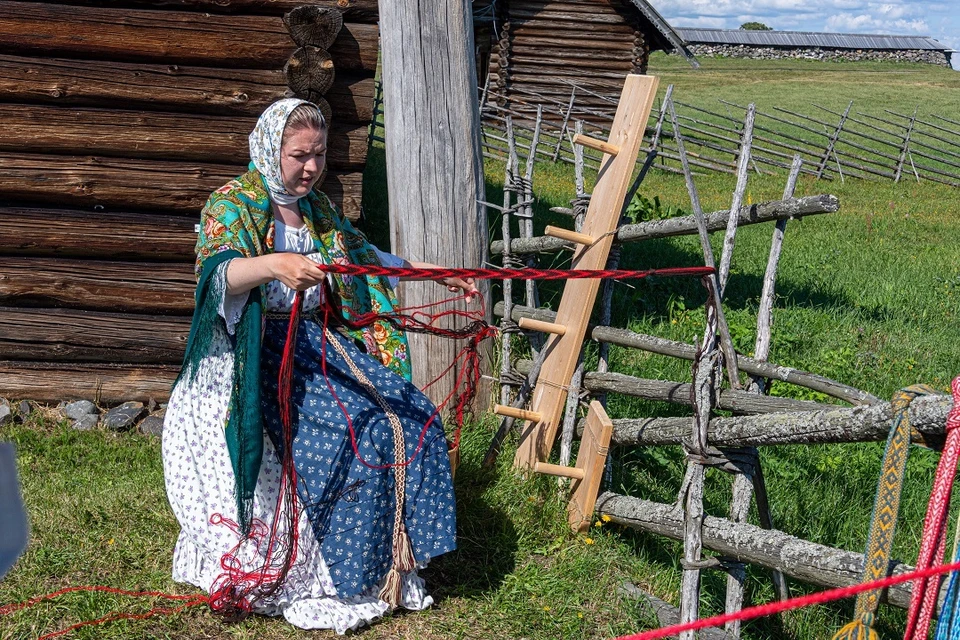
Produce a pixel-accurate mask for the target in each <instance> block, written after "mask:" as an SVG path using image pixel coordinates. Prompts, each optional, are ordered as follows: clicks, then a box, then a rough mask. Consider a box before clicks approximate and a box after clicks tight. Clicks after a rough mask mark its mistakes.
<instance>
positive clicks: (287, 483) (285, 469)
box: [209, 291, 303, 620]
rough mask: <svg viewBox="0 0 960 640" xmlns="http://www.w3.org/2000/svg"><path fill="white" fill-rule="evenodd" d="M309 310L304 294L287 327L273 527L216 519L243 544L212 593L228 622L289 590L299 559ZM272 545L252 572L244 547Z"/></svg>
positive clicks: (214, 606)
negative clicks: (296, 414) (304, 318)
mask: <svg viewBox="0 0 960 640" xmlns="http://www.w3.org/2000/svg"><path fill="white" fill-rule="evenodd" d="M302 308H303V292H302V291H298V292H297V293H296V295H295V296H294V301H293V308H292V310H291V312H290V320H289V322H288V324H287V338H286V341H285V342H284V345H283V358H282V359H281V361H280V372H279V380H278V387H279V390H278V402H279V407H280V422H281V425H282V430H281V437H282V443H281V451H280V489H279V492H278V494H277V505H276V509H275V510H274V513H273V523H272V524H271V526H270V528H269V530H268V529H267V528H266V525H265V523H263V522H262V521H260V520H257V519H256V518H254V519H253V521H252V522H251V524H250V529H249V531H248V532H247V535H246V536H244V535H242V534H241V531H240V527H239V526H238V525H237V523H236V522H233V521H232V520H228V519H226V518H224V517H223V516H222V515H221V514H219V513H215V514H213V516H211V518H210V523H211V524H214V525H216V524H223V525H225V526H227V527H229V528H230V529H231V530H232V531H234V532H235V533H236V534H237V535H238V536H239V537H240V541H239V542H238V543H237V545H236V546H235V547H234V548H233V549H231V550H230V551H228V552H227V553H225V554H224V555H223V557H222V558H221V559H220V566H221V568H222V569H223V573H222V574H220V575H219V576H218V577H217V579H216V580H215V581H214V583H213V586H212V587H211V589H210V598H209V602H210V609H211V610H213V612H214V613H217V614H219V615H222V616H223V617H224V618H226V619H228V620H242V619H243V618H245V617H246V616H248V615H249V614H250V612H251V611H252V610H253V607H254V606H255V605H256V604H257V603H258V602H261V601H263V600H265V599H267V598H269V597H270V596H273V595H274V594H276V592H277V591H279V590H280V588H281V587H282V586H283V583H284V581H285V580H286V578H287V574H288V573H289V572H290V568H291V567H292V566H293V563H294V562H295V561H296V559H297V548H298V546H299V540H300V531H299V529H298V528H297V523H298V522H299V520H300V501H299V499H298V497H297V470H296V467H295V466H294V463H293V411H294V408H293V406H292V405H291V396H292V394H291V385H292V379H293V359H294V353H295V352H296V345H297V327H298V326H299V324H300V316H301V310H302ZM284 523H285V524H286V530H287V532H286V535H285V536H281V535H280V530H281V525H282V524H284ZM264 542H266V543H267V549H266V552H265V553H264V554H263V558H264V560H263V564H261V565H260V567H259V568H257V569H254V570H252V571H246V570H244V568H243V564H242V563H241V561H240V560H239V559H238V554H239V552H240V547H241V546H243V545H244V544H253V545H255V547H256V553H257V554H259V553H260V548H261V545H262V544H263V543H264Z"/></svg>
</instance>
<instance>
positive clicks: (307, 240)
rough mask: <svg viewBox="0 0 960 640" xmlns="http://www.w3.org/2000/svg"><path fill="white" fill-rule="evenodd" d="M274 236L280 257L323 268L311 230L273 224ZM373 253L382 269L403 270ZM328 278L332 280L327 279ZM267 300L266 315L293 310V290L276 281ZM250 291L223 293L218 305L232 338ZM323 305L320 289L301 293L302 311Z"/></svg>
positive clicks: (396, 261) (387, 256) (389, 257)
mask: <svg viewBox="0 0 960 640" xmlns="http://www.w3.org/2000/svg"><path fill="white" fill-rule="evenodd" d="M274 224H275V225H276V233H275V236H274V240H273V249H274V251H276V252H278V253H280V252H284V253H299V254H301V255H304V256H306V257H307V258H309V259H310V260H313V261H314V262H316V263H318V264H323V262H324V258H323V255H322V254H320V253H317V252H315V251H314V246H313V238H312V237H311V236H310V230H309V229H308V228H307V226H306V225H303V226H300V227H293V226H289V225H286V224H284V223H283V222H280V221H279V220H275V221H274ZM373 250H374V251H376V253H377V257H378V258H379V259H380V263H381V264H382V265H383V266H385V267H400V266H403V263H404V260H403V258H400V257H398V256H395V255H393V254H392V253H387V252H386V251H381V250H380V249H378V248H377V247H373ZM327 277H328V278H332V276H330V275H328V276H327ZM389 280H390V286H391V287H396V286H397V283H399V282H400V278H389ZM266 293H267V299H266V301H265V303H266V308H267V310H268V311H289V310H290V309H292V308H293V299H294V296H295V295H296V293H297V292H296V290H295V289H291V288H290V287H288V286H287V285H285V284H283V283H282V282H280V281H279V280H271V281H270V282H268V283H267V285H266ZM249 295H250V292H249V291H245V292H243V293H238V294H229V293H225V294H224V296H223V302H222V303H221V304H220V315H221V316H222V317H223V319H224V320H226V323H227V332H228V333H230V335H233V332H234V329H235V328H236V325H237V322H239V321H240V314H241V313H242V311H243V305H244V304H246V302H247V297H248V296H249ZM322 301H323V288H322V287H310V288H309V289H307V290H306V291H305V292H304V298H303V309H304V311H309V310H311V309H316V308H317V307H319V306H320V303H321V302H322Z"/></svg>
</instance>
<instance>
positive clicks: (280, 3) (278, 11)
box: [50, 0, 379, 22]
mask: <svg viewBox="0 0 960 640" xmlns="http://www.w3.org/2000/svg"><path fill="white" fill-rule="evenodd" d="M50 4H54V2H50ZM64 4H67V2H64ZM68 4H82V5H89V6H98V7H104V6H107V7H110V6H117V5H121V4H122V5H123V6H128V7H138V8H144V9H165V10H170V9H173V10H177V9H179V10H183V11H202V12H204V13H227V14H230V13H245V14H256V15H265V16H282V15H283V14H285V13H286V12H288V11H291V10H293V9H296V8H297V7H300V6H303V4H304V3H303V0H123V1H122V3H121V2H116V1H114V0H69V2H68ZM310 4H311V5H316V6H318V7H329V8H331V9H339V10H340V11H341V12H343V20H344V22H376V21H377V17H378V15H379V11H378V9H377V2H376V0H310Z"/></svg>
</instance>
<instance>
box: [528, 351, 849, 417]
mask: <svg viewBox="0 0 960 640" xmlns="http://www.w3.org/2000/svg"><path fill="white" fill-rule="evenodd" d="M532 364H533V362H532V361H530V360H518V361H517V362H516V363H515V366H516V369H517V371H518V372H520V373H521V374H523V375H526V374H527V373H529V372H530V367H531V366H532ZM583 388H584V389H586V390H587V391H591V392H593V393H620V394H623V395H626V396H633V397H634V398H643V399H644V400H655V401H659V402H672V403H674V404H683V405H689V406H692V404H693V403H692V400H691V397H692V396H691V390H692V385H690V384H689V383H686V382H670V381H666V380H651V379H649V378H637V377H634V376H628V375H626V374H623V373H613V372H607V373H600V372H598V371H588V372H587V373H586V374H584V376H583ZM830 406H831V405H828V404H821V403H819V402H811V401H809V400H794V399H792V398H778V397H775V396H761V395H757V394H755V393H748V392H746V391H735V390H732V389H723V390H722V391H721V392H720V397H719V398H718V399H717V407H718V408H720V409H724V410H726V411H732V412H734V413H737V414H755V413H779V412H786V411H816V410H818V409H827V408H830Z"/></svg>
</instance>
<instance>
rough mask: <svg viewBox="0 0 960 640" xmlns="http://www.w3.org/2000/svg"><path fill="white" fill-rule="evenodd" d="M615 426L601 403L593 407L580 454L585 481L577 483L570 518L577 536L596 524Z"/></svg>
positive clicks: (568, 511)
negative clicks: (595, 519) (598, 496)
mask: <svg viewBox="0 0 960 640" xmlns="http://www.w3.org/2000/svg"><path fill="white" fill-rule="evenodd" d="M612 436H613V422H612V421H611V420H610V417H609V416H608V415H607V412H606V411H605V410H604V409H603V405H602V404H600V403H599V402H598V401H597V400H594V401H592V402H591V403H590V410H589V412H587V422H586V426H585V427H584V430H583V439H582V440H581V441H580V450H579V451H578V452H577V468H578V469H580V470H581V471H583V479H582V480H575V481H574V483H573V487H572V491H571V497H570V503H569V504H568V505H567V516H568V521H569V523H570V528H571V529H573V531H574V533H583V532H584V531H586V530H587V529H589V528H590V524H591V522H592V521H593V509H594V507H595V506H596V504H597V495H598V494H599V493H600V483H601V481H602V480H603V468H604V466H605V464H606V461H607V453H608V451H609V450H610V438H611V437H612Z"/></svg>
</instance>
